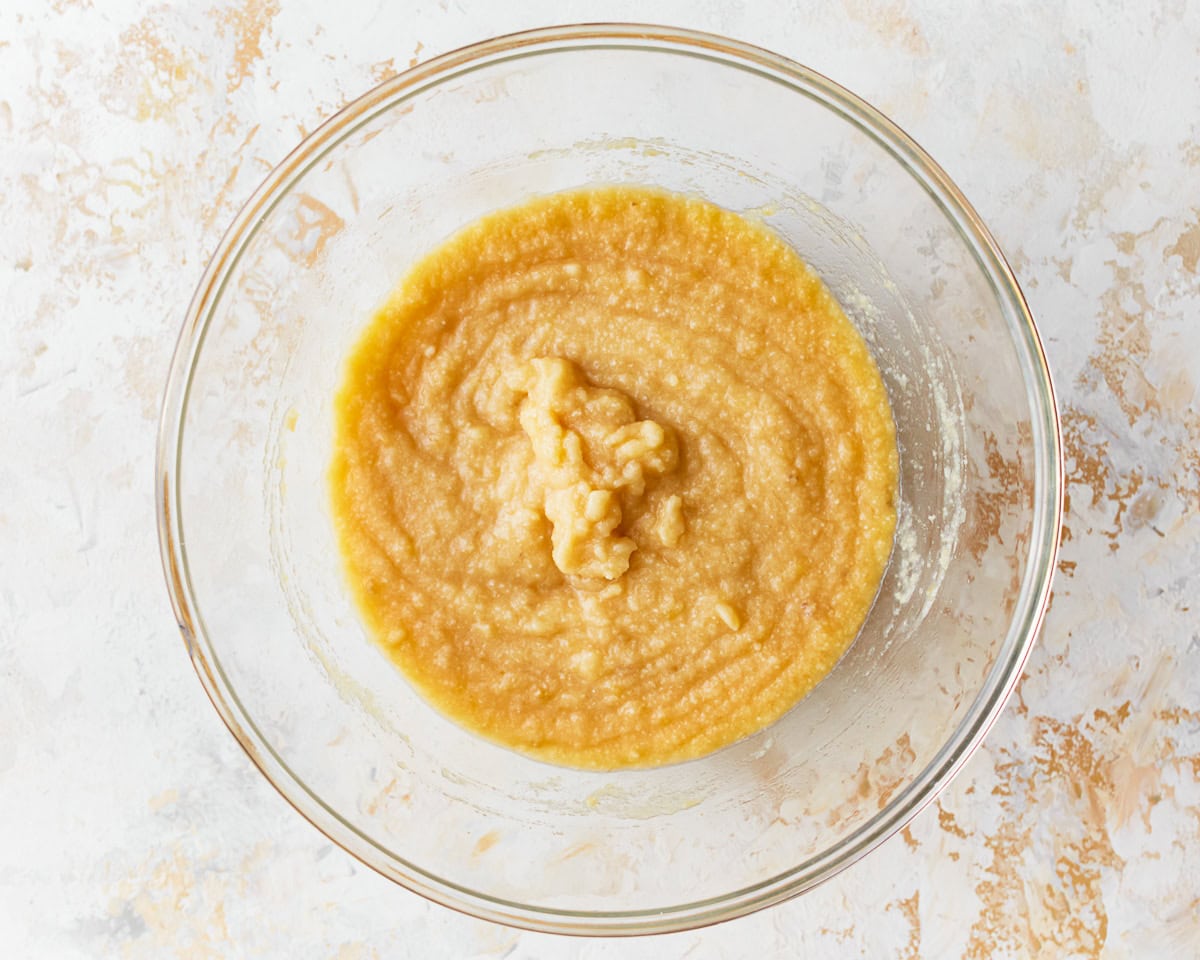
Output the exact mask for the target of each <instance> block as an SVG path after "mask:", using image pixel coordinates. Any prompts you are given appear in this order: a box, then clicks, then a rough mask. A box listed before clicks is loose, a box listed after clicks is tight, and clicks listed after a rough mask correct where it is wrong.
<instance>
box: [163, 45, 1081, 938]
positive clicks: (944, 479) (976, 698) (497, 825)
mask: <svg viewBox="0 0 1200 960" xmlns="http://www.w3.org/2000/svg"><path fill="white" fill-rule="evenodd" d="M597 183H603V184H613V183H638V184H647V185H654V186H658V187H662V188H666V189H668V190H674V191H679V192H683V193H688V194H695V195H700V196H703V197H705V198H707V199H709V200H712V201H714V202H716V203H718V204H720V205H722V206H725V207H727V208H730V209H733V210H738V211H746V212H748V213H750V214H751V215H753V216H756V217H759V218H761V219H762V220H763V221H764V222H766V223H767V224H768V225H769V226H770V227H771V228H772V229H774V230H775V231H777V232H778V233H779V234H780V235H781V236H783V237H784V238H785V239H786V240H787V241H788V242H789V243H791V244H792V245H793V246H794V247H795V248H796V250H797V251H798V252H799V253H800V254H801V255H802V256H803V257H804V258H805V259H806V260H807V261H808V262H809V263H810V264H811V265H812V266H813V267H814V268H815V269H816V270H817V272H818V273H820V274H821V276H822V277H823V278H824V280H825V282H826V283H827V284H828V285H829V287H830V288H831V289H832V291H833V292H834V294H835V295H836V296H837V297H838V298H839V300H840V301H841V303H842V304H843V306H844V307H845V309H846V311H847V313H848V315H849V316H850V317H851V319H852V320H853V321H854V323H855V324H856V325H857V326H858V327H859V329H860V330H861V331H862V333H863V334H864V336H865V337H866V339H867V341H868V343H869V345H870V347H871V349H872V350H873V352H874V355H875V358H876V360H877V361H878V363H879V366H880V368H881V371H882V374H883V377H884V381H885V385H886V387H887V389H888V392H889V396H890V399H891V403H892V407H893V413H894V416H895V420H896V426H897V435H898V442H899V447H900V472H901V478H900V487H899V526H898V532H897V537H896V543H895V547H894V551H893V555H892V559H891V562H890V565H889V567H888V569H887V572H886V574H885V576H884V580H883V583H882V586H881V589H880V594H879V597H878V599H877V601H876V603H875V605H874V607H873V608H872V610H871V612H870V614H869V616H868V618H867V620H866V622H865V623H864V625H863V627H862V630H861V632H860V634H859V636H858V638H857V640H856V641H855V643H854V645H853V646H852V647H851V648H850V649H849V651H848V652H847V653H846V654H845V656H844V657H843V658H842V660H841V662H840V663H839V664H838V666H837V667H836V668H835V669H834V671H833V672H832V673H831V674H830V675H829V677H827V678H826V679H825V680H824V681H823V682H822V683H821V684H820V685H818V687H817V688H816V689H815V690H814V691H813V692H812V693H811V694H810V695H809V696H808V697H807V698H806V699H804V700H803V701H801V702H800V703H799V704H798V705H797V706H796V707H795V708H794V709H793V710H792V711H791V712H789V713H788V714H787V715H786V716H785V717H784V718H782V719H781V720H780V721H778V722H777V723H775V724H774V725H773V726H771V727H769V728H767V729H765V730H762V731H761V732H759V733H758V734H756V735H754V736H751V737H748V738H746V739H744V740H742V741H740V742H738V743H736V744H734V745H732V746H729V747H727V748H725V749H723V750H720V751H718V752H716V753H713V754H711V755H709V756H707V757H704V758H701V759H698V760H693V761H689V762H686V763H680V764H675V765H672V766H666V767H661V768H656V769H644V770H628V771H618V772H611V773H605V772H584V771H579V770H572V769H567V768H561V767H555V766H550V765H547V764H544V763H540V762H537V761H535V760H532V759H529V758H526V757H524V756H520V755H518V754H516V753H513V752H511V751H508V750H506V749H504V748H502V747H499V746H496V745H494V744H492V743H490V742H487V741H485V740H483V739H481V738H479V737H477V736H475V735H473V734H471V733H468V732H466V731H465V730H463V729H461V728H460V727H458V726H456V725H455V724H453V723H452V722H450V721H449V720H447V719H446V718H444V717H443V716H441V715H440V714H439V713H438V712H437V711H435V710H434V709H433V708H432V707H430V706H429V705H428V704H427V703H426V702H425V701H424V700H422V699H421V698H420V697H419V696H418V695H417V694H416V693H415V692H414V690H413V689H412V688H411V687H410V686H409V684H408V683H407V682H406V681H405V679H404V677H403V676H402V675H401V674H400V673H399V672H398V671H397V670H396V669H394V668H393V667H392V665H391V664H390V662H388V661H387V659H386V658H385V656H384V655H383V654H382V653H381V652H380V651H379V650H378V649H377V647H376V646H375V645H374V644H373V643H372V642H371V640H370V639H369V638H368V636H367V635H366V632H365V630H364V628H363V626H362V625H361V623H360V621H359V618H358V616H357V615H356V612H355V610H354V608H353V605H352V602H351V600H350V595H349V591H348V590H347V588H346V585H345V582H344V579H343V572H342V568H341V564H340V561H339V555H338V550H337V547H336V545H335V540H334V531H333V524H332V518H331V513H330V508H329V503H328V486H327V471H328V466H329V461H330V456H331V445H332V439H333V414H332V400H333V397H334V393H335V390H336V388H337V386H338V383H339V380H340V377H341V375H342V363H343V358H344V357H345V356H346V354H347V352H348V350H349V348H350V346H351V344H352V343H353V342H354V340H355V339H356V337H357V336H358V334H359V333H360V332H361V330H362V329H363V327H364V325H365V324H366V323H367V322H368V320H369V319H370V317H371V315H372V312H373V310H374V309H375V308H376V307H377V306H378V305H379V304H380V303H381V302H382V301H383V300H384V299H385V298H386V296H387V294H388V293H389V292H390V290H391V289H392V288H393V286H394V285H395V284H396V282H397V281H398V280H399V279H400V277H401V276H402V275H403V274H404V272H405V271H406V269H407V268H408V267H409V266H410V265H411V264H412V263H413V262H415V261H416V260H417V259H418V258H419V257H420V256H421V255H422V254H423V253H425V252H427V251H428V250H429V249H431V248H432V247H434V246H436V245H437V243H438V242H440V241H441V240H443V239H444V238H446V237H447V236H448V235H449V234H451V233H452V232H453V231H454V230H455V229H457V228H458V227H460V226H462V225H463V224H465V223H467V222H469V221H471V220H473V219H475V218H477V217H478V216H480V215H482V214H484V213H485V212H488V211H492V210H495V209H497V208H500V207H505V206H508V205H511V204H515V203H517V202H520V201H522V200H524V199H527V198H529V197H531V196H533V195H535V194H541V193H548V192H551V191H555V190H560V189H565V188H569V187H577V186H581V185H586V184H597ZM156 480H157V495H158V504H157V506H158V521H159V533H160V540H161V548H162V558H163V563H164V568H165V572H166V577H167V583H168V587H169V590H170V594H171V599H172V602H173V604H174V607H175V610H176V613H177V618H178V621H179V626H180V630H181V631H182V633H183V636H184V638H185V640H186V642H187V648H188V651H189V653H190V655H191V657H192V660H193V662H194V664H195V667H196V670H197V672H198V673H199V675H200V679H201V681H202V683H203V684H204V687H205V689H206V691H207V692H208V694H209V696H210V697H211V699H212V701H213V704H214V705H215V706H216V708H217V710H218V712H219V713H220V715H221V717H222V719H223V720H224V721H225V723H226V724H227V725H228V727H229V729H230V730H231V731H232V733H233V734H234V736H235V737H236V738H237V739H238V741H239V742H240V743H241V744H242V746H243V747H244V748H245V749H246V752H247V753H248V754H249V755H250V757H251V759H252V760H253V761H254V763H255V764H257V765H258V767H259V769H260V770H261V771H262V772H263V774H264V775H265V776H266V777H267V778H268V779H269V780H270V781H271V783H273V784H274V785H275V787H276V788H277V789H278V790H279V791H280V793H282V794H283V796H284V797H285V798H286V799H287V800H288V801H289V802H290V803H291V804H292V805H293V806H294V807H295V808H296V809H297V810H298V811H299V812H300V813H301V814H303V815H304V816H305V817H307V818H308V819H309V820H310V821H311V822H312V823H313V824H314V825H315V826H316V827H318V828H319V829H320V830H321V831H322V832H324V833H325V834H326V835H327V836H328V837H329V838H330V839H331V840H332V841H333V842H335V843H337V844H338V845H339V846H341V847H342V848H343V849H345V850H347V851H349V852H350V853H352V854H353V855H354V856H356V857H358V858H359V859H360V860H361V861H362V862H363V863H365V864H367V865H369V866H370V867H372V868H374V869H375V870H377V871H379V872H380V873H381V874H383V875H384V876H387V877H390V878H391V879H393V880H395V881H396V882H398V883H400V884H402V885H404V886H405V887H407V888H409V889H410V890H414V891H416V892H418V893H420V894H423V895H424V896H426V897H428V898H430V899H432V900H434V901H437V902H439V903H442V904H445V905H447V906H450V907H454V908H457V909H459V910H463V911H466V912H468V913H470V914H473V915H475V916H478V917H482V918H486V919H488V920H494V921H500V922H504V923H509V924H513V925H517V926H521V927H526V928H531V929H537V930H544V931H554V932H560V933H576V934H617V933H624V934H633V933H651V932H663V931H670V930H679V929H684V928H688V927H694V926H698V925H701V924H706V923H711V922H714V921H718V920H724V919H728V918H730V917H734V916H737V915H740V914H744V913H747V912H749V911H752V910H756V909H759V908H761V907H765V906H767V905H769V904H773V903H776V902H778V901H781V900H783V899H785V898H788V897H791V896H794V895H796V894H799V893H801V892H803V891H805V890H808V889H810V888H811V887H813V886H814V885H816V884H818V883H820V882H821V881H822V880H825V879H827V878H828V877H830V876H832V875H833V874H834V873H836V872H837V871H839V870H841V869H843V868H845V867H846V866H848V865H849V864H851V863H853V862H854V861H855V860H857V859H858V858H860V857H862V856H863V855H864V854H866V853H867V852H868V851H870V850H871V849H872V848H873V847H875V846H877V845H878V844H880V843H881V842H882V841H884V840H885V839H887V838H888V837H889V836H891V835H892V834H894V833H895V832H897V831H898V830H899V829H900V828H901V827H903V825H904V824H905V823H906V822H907V821H908V820H909V819H910V818H912V817H913V816H914V815H915V814H916V813H917V812H918V811H919V810H920V809H921V808H922V807H923V806H924V805H925V804H927V803H928V802H929V801H930V800H931V799H932V798H933V797H934V796H935V795H936V794H937V793H938V791H939V790H941V789H942V788H943V787H945V785H946V784H947V782H948V781H949V780H950V778H951V777H952V776H953V775H954V774H955V772H956V771H957V770H958V769H959V768H960V767H961V766H962V765H963V763H964V762H965V761H966V759H967V758H968V757H969V756H970V754H971V752H972V750H973V749H974V748H975V747H976V746H977V745H978V744H979V742H980V740H981V739H982V737H983V736H984V734H985V732H986V731H987V729H988V726H989V725H990V724H991V723H992V721H993V720H994V719H995V718H996V716H997V714H998V712H999V711H1000V709H1001V707H1002V706H1003V704H1004V701H1005V698H1006V697H1007V696H1008V694H1009V693H1010V691H1011V690H1012V688H1013V686H1014V684H1015V682H1016V680H1017V678H1018V676H1019V674H1020V670H1021V665H1022V663H1023V662H1024V660H1025V658H1026V656H1027V654H1028V653H1029V650H1030V647H1031V645H1032V644H1033V642H1034V638H1035V635H1036V633H1037V630H1038V627H1039V624H1040V622H1041V618H1042V614H1043V611H1044V608H1045V604H1046V601H1047V597H1048V592H1049V587H1050V580H1051V575H1052V572H1053V569H1054V558H1055V549H1056V543H1057V536H1058V530H1059V525H1060V517H1061V509H1062V505H1061V497H1062V488H1063V482H1062V463H1061V453H1060V441H1059V429H1058V421H1057V414H1056V410H1055V404H1054V397H1053V390H1052V386H1051V381H1050V376H1049V372H1048V370H1047V367H1046V362H1045V358H1044V356H1043V353H1042V348H1041V345H1040V343H1039V340H1038V335H1037V332H1036V330H1035V327H1034V323H1033V319H1032V317H1031V316H1030V313H1029V310H1028V308H1027V307H1026V305H1025V302H1024V300H1023V298H1022V295H1021V292H1020V290H1019V289H1018V286H1017V283H1016V281H1015V279H1014V278H1013V275H1012V272H1011V270H1010V269H1009V267H1008V266H1007V265H1006V263H1005V261H1004V259H1003V257H1002V255H1001V253H1000V251H999V250H998V248H997V246H996V243H995V242H994V240H993V239H992V238H991V236H990V235H989V234H988V232H987V230H986V229H985V227H984V226H983V224H982V223H981V222H980V220H979V218H978V216H977V215H976V214H975V213H974V212H973V211H972V209H971V208H970V206H969V205H968V204H967V202H966V200H965V199H964V198H963V196H962V195H961V194H960V193H959V191H958V190H957V189H956V188H955V187H954V185H953V184H952V183H951V182H950V181H949V179H948V178H947V177H946V175H945V174H944V173H943V172H942V171H941V170H940V169H939V168H938V167H937V166H936V164H934V162H933V161H932V160H931V159H930V158H929V157H928V156H926V155H925V153H924V152H923V151H922V150H921V149H920V148H919V147H918V146H917V145H916V144H915V143H914V142H913V141H912V140H911V139H910V138H909V137H907V136H906V135H905V134H904V133H903V132H902V131H901V130H899V129H898V128H897V127H896V126H895V125H894V124H893V123H891V122H890V121H889V120H887V119H886V118H885V117H884V116H882V115H881V114H880V113H879V112H878V111H876V110H874V109H873V108H871V107H870V106H868V105H867V104H866V103H864V102H863V101H862V100H860V99H858V98H857V97H855V96H854V95H852V94H850V93H848V92H847V91H846V90H844V89H842V88H841V87H839V86H837V85H836V84H834V83H832V82H831V81H829V80H827V79H825V78H824V77H822V76H820V75H818V74H816V73H814V72H813V71H811V70H808V69H806V68H804V67H802V66H799V65H797V64H795V63H792V62H790V61H788V60H786V59H784V58H782V57H779V56H777V55H775V54H772V53H768V52H766V51H764V50H761V49H758V48H755V47H750V46H747V45H745V44H741V43H737V42H734V41H732V40H726V39H723V38H720V37H716V36H709V35H705V34H700V33H694V32H686V31H682V30H674V29H667V28H660V27H652V26H635V25H583V26H574V27H560V28H554V29H547V30H537V31H533V32H529V33H522V34H517V35H513V36H508V37H501V38H499V39H495V40H490V41H487V42H485V43H481V44H478V45H475V46H472V47H468V48H466V49H463V50H459V51H456V52H454V53H450V54H447V55H445V56H442V57H438V58H436V59H434V60H431V61H430V62H428V63H425V64H423V65H421V66H419V67H416V68H414V69H412V70H409V71H408V72H406V73H404V74H402V75H400V76H398V77H396V78H394V79H392V80H389V81H387V82H386V83H383V84H381V85H380V86H379V87H377V88H375V89H374V90H372V91H370V92H369V93H367V94H366V95H365V96H363V97H361V98H360V99H358V100H356V101H355V102H354V103H352V104H351V105H350V106H348V107H347V108H346V109H344V110H343V111H342V112H341V113H339V114H337V115H336V116H335V117H333V118H332V119H331V120H329V121H328V122H327V123H326V124H325V125H324V126H322V127H321V128H320V129H319V130H317V131H316V132H315V133H313V134H312V135H311V136H310V137H308V138H307V139H306V140H305V141H304V142H303V143H302V144H301V145H300V146H299V147H298V148H297V149H296V150H295V151H294V152H293V153H292V154H291V155H290V156H288V157H287V159H286V160H284V161H283V163H281V164H280V165H279V167H277V168H276V169H275V170H274V171H273V172H272V173H271V175H270V176H269V177H268V178H267V180H266V181H265V182H264V183H263V185H262V186H261V187H260V188H259V189H258V190H257V192H256V193H255V194H254V196H253V197H252V198H251V199H250V201H249V203H247V205H246V206H245V208H244V209H243V210H242V211H241V213H240V214H239V215H238V217H237V219H236V220H235V221H234V223H233V225H232V226H231V227H230V229H229V231H228V232H227V233H226V234H225V236H224V238H223V239H222V240H221V242H220V245H219V247H218V249H217V251H216V253H215V254H214V256H213V258H212V261H211V263H210V264H209V266H208V268H207V270H206V272H205V274H204V276H203V279H202V280H201V282H200V286H199V289H198V290H197V292H196V295H195V298H194V300H193V302H192V304H191V306H190V308H189V311H188V314H187V318H186V320H185V323H184V326H183V331H182V334H181V336H180V339H179V344H178V348H177V350H176V353H175V357H174V361H173V364H172V367H171V371H170V376H169V381H168V385H167V389H166V395H165V400H164V405H163V414H162V422H161V429H160V435H159V447H158V464H157V478H156Z"/></svg>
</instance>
